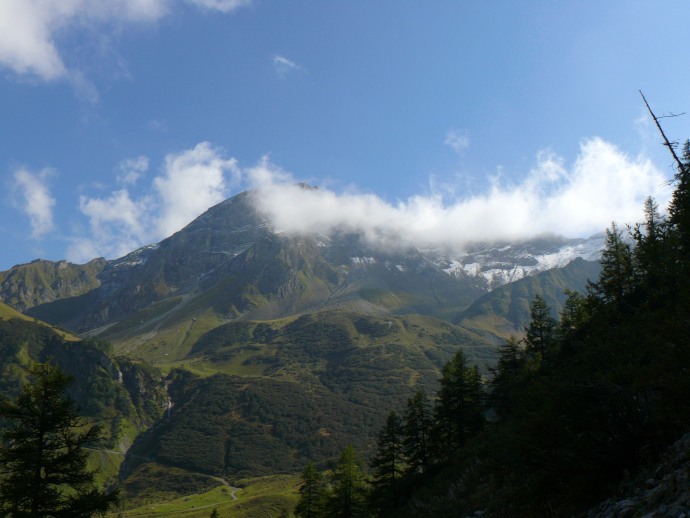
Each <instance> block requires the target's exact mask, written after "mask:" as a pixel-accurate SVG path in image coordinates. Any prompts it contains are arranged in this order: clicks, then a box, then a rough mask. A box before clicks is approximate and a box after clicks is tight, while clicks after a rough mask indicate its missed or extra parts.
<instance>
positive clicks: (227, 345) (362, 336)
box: [127, 310, 494, 480]
mask: <svg viewBox="0 0 690 518" xmlns="http://www.w3.org/2000/svg"><path fill="white" fill-rule="evenodd" d="M458 347H463V348H464V349H465V350H466V351H467V354H468V356H469V357H471V358H472V359H473V360H474V361H475V362H476V363H478V364H479V365H485V364H486V363H488V362H490V361H492V356H493V354H494V351H493V349H492V348H491V347H488V346H487V345H486V344H485V343H484V342H483V341H482V340H481V339H480V338H479V337H478V336H476V335H474V334H472V333H469V332H467V331H465V330H463V329H461V328H458V327H457V326H453V325H452V324H449V323H447V322H443V321H440V320H436V319H432V318H429V317H420V316H408V317H390V316H388V317H371V316H369V317H367V316H362V315H361V314H357V313H352V312H348V311H340V310H336V311H325V312H319V313H314V314H310V315H305V316H302V317H298V318H291V319H285V320H280V321H263V322H257V321H242V322H232V323H228V324H225V325H222V326H220V327H217V328H215V329H213V330H212V331H210V332H208V333H207V334H205V335H204V336H203V337H201V338H200V339H199V340H198V341H197V343H196V345H195V346H194V348H193V349H192V350H191V351H190V353H189V354H188V356H187V357H186V358H185V359H184V360H180V361H178V362H173V363H171V364H170V365H169V366H168V367H169V368H171V369H175V368H176V367H182V366H184V368H185V369H186V370H181V369H175V370H173V371H172V372H171V375H170V377H169V379H170V381H171V384H170V386H169V392H170V394H171V397H172V401H173V405H174V406H173V408H172V411H171V413H170V414H169V415H168V416H167V417H166V418H165V419H163V420H162V421H161V422H160V423H159V424H158V425H157V426H156V427H153V428H151V429H150V430H149V431H148V432H147V433H146V434H145V435H144V436H142V437H141V438H140V439H139V440H138V441H137V443H136V444H135V445H134V446H133V448H132V449H131V450H130V453H129V454H128V464H127V477H135V479H137V480H141V478H142V477H143V476H145V474H146V473H147V472H151V473H156V472H157V470H155V469H152V468H151V467H149V464H151V463H154V464H155V465H156V466H158V467H159V468H160V466H170V467H174V468H183V469H186V470H188V471H190V472H195V473H199V472H200V473H206V474H209V475H220V476H225V477H230V478H233V479H236V478H238V477H244V476H257V475H264V474H269V473H290V472H294V471H296V470H299V469H301V468H302V467H303V466H304V465H305V464H306V463H307V462H308V461H310V460H311V461H314V462H318V463H324V462H326V461H329V460H332V459H334V458H336V457H337V455H338V454H339V452H340V451H341V450H342V448H343V447H344V446H346V445H348V444H353V445H355V446H356V447H357V448H358V449H359V450H360V451H362V452H363V453H364V454H368V453H369V452H370V451H371V450H372V448H373V446H374V445H375V441H376V434H377V433H378V430H379V428H380V427H381V425H382V423H383V422H384V420H385V417H386V415H387V413H388V412H389V411H390V409H391V408H400V407H402V406H403V404H404V402H405V400H406V399H407V398H409V397H411V395H412V394H413V393H414V392H415V391H416V390H418V389H420V388H422V389H424V390H427V391H429V392H432V391H434V390H435V389H436V383H437V379H438V375H439V370H440V367H441V366H442V365H443V364H444V363H445V361H447V360H448V359H449V358H450V357H451V356H452V354H453V353H454V352H455V351H456V350H457V348H458Z"/></svg>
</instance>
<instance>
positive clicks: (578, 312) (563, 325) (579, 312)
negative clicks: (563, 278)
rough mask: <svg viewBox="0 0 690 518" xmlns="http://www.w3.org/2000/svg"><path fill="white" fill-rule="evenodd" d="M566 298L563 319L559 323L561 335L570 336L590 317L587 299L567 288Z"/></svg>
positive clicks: (562, 312) (562, 313)
mask: <svg viewBox="0 0 690 518" xmlns="http://www.w3.org/2000/svg"><path fill="white" fill-rule="evenodd" d="M565 295H566V299H565V302H564V303H563V309H562V310H561V320H560V323H559V325H558V330H559V336H561V337H565V336H568V335H569V334H570V333H572V332H573V331H575V330H577V329H578V328H580V327H581V326H582V325H583V324H584V323H585V321H586V320H587V319H588V318H589V314H588V308H587V299H586V298H585V297H584V296H583V295H581V294H580V293H578V292H577V291H572V290H569V289H567V288H566V290H565Z"/></svg>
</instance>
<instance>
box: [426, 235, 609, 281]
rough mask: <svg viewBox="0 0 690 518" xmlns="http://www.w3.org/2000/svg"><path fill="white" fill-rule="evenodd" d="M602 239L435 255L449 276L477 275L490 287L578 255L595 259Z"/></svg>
mask: <svg viewBox="0 0 690 518" xmlns="http://www.w3.org/2000/svg"><path fill="white" fill-rule="evenodd" d="M604 240H605V237H604V235H595V236H592V237H590V238H588V239H572V240H565V239H553V240H541V241H535V242H529V243H524V244H521V245H517V244H511V245H505V244H503V245H497V246H493V247H477V248H476V249H474V250H469V251H467V252H466V253H465V254H463V255H462V256H459V257H442V258H439V259H438V260H437V261H436V265H437V266H438V267H439V268H440V269H441V270H443V271H444V272H446V273H447V274H449V275H453V276H456V277H462V276H470V277H475V278H478V279H479V280H481V281H482V282H483V283H485V285H486V287H487V289H489V290H492V289H494V288H497V287H499V286H502V285H504V284H507V283H509V282H514V281H517V280H520V279H522V278H524V277H527V276H530V275H535V274H537V273H539V272H543V271H546V270H551V269H553V268H562V267H564V266H566V265H567V264H568V263H570V262H571V261H573V260H575V259H576V258H578V257H579V258H582V259H584V260H586V261H598V260H599V258H600V257H601V251H602V249H603V248H604Z"/></svg>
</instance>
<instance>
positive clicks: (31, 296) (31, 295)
mask: <svg viewBox="0 0 690 518" xmlns="http://www.w3.org/2000/svg"><path fill="white" fill-rule="evenodd" d="M105 265H106V260H105V259H103V258H100V259H94V260H92V261H90V262H88V263H87V264H84V265H78V264H72V263H68V262H67V261H58V262H53V261H43V260H40V259H37V260H35V261H32V262H31V263H29V264H20V265H17V266H14V267H13V268H11V269H9V270H6V271H4V272H0V300H2V301H4V302H5V303H7V304H9V305H11V306H12V307H14V308H16V309H17V310H19V311H25V310H26V309H28V308H31V307H33V306H36V305H38V304H44V303H46V302H53V301H55V300H59V299H64V298H70V297H76V296H79V295H83V294H84V293H86V292H88V291H90V290H92V289H94V288H96V287H97V286H98V285H99V283H100V281H99V279H98V275H99V274H100V273H101V271H102V270H103V267H104V266H105Z"/></svg>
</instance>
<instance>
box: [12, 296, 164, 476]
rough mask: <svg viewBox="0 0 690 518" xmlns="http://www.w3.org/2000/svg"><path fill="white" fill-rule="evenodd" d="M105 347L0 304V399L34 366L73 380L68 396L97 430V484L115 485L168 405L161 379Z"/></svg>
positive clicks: (15, 389)
mask: <svg viewBox="0 0 690 518" xmlns="http://www.w3.org/2000/svg"><path fill="white" fill-rule="evenodd" d="M110 349H111V348H110V345H109V344H108V343H106V342H103V341H99V340H80V339H79V338H77V337H76V336H74V335H71V334H68V333H65V332H64V331H62V330H59V329H54V328H52V327H51V326H49V325H48V324H45V323H43V322H39V321H36V320H35V319H33V318H29V317H26V316H25V315H22V314H21V313H19V312H18V311H16V310H15V309H13V308H10V307H9V306H7V305H5V304H3V303H0V398H14V397H16V396H17V395H18V394H19V391H20V389H21V387H22V385H23V384H24V383H25V382H26V381H27V380H28V370H29V368H30V366H31V364H32V363H34V362H51V363H54V364H56V365H58V366H59V367H60V368H61V369H62V370H63V371H64V372H66V373H67V374H69V375H71V376H72V377H73V379H74V381H73V383H72V384H71V385H70V387H69V396H70V397H71V398H72V399H73V400H74V401H75V402H76V403H77V406H78V407H79V409H80V412H81V414H82V415H84V416H85V417H86V418H87V420H88V421H90V422H93V423H97V424H99V425H100V426H101V428H102V432H103V433H102V438H101V440H100V441H99V443H98V445H97V446H99V447H101V448H103V450H104V451H108V452H110V453H101V454H99V455H97V456H94V459H93V460H92V463H93V464H100V467H101V474H100V480H101V482H102V483H104V484H112V483H113V482H114V481H116V480H117V472H118V467H119V465H120V464H121V463H122V460H123V459H124V457H123V455H124V453H125V452H126V451H127V449H128V448H129V446H130V445H131V444H132V442H133V441H134V439H135V437H136V435H137V434H138V433H139V432H140V431H142V430H143V429H145V428H146V427H147V426H149V425H150V424H152V423H153V422H155V421H156V420H157V419H158V418H159V417H160V415H161V414H162V411H163V408H164V403H165V401H166V399H167V396H166V394H165V391H164V390H163V386H162V384H161V383H160V373H159V372H156V370H155V369H151V368H149V367H147V366H145V365H142V364H141V363H140V362H137V361H132V360H128V359H126V358H118V359H115V358H114V357H113V356H112V354H111V350H110Z"/></svg>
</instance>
